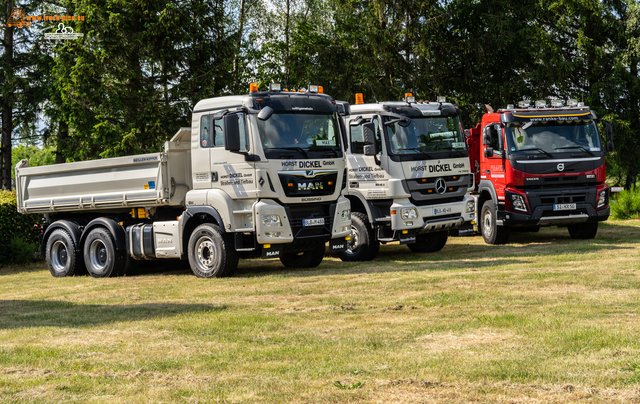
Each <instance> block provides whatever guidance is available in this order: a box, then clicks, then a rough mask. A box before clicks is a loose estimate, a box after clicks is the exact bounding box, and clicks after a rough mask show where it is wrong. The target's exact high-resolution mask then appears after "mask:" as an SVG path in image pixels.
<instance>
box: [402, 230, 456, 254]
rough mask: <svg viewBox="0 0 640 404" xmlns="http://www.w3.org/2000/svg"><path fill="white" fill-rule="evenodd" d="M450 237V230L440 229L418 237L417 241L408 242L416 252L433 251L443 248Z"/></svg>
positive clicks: (410, 247)
mask: <svg viewBox="0 0 640 404" xmlns="http://www.w3.org/2000/svg"><path fill="white" fill-rule="evenodd" d="M448 238H449V232H448V231H439V232H436V233H430V234H425V235H419V236H418V237H416V242H415V243H411V244H407V247H409V249H410V250H411V251H413V252H414V253H432V252H437V251H440V250H442V248H443V247H444V246H445V244H447V239H448Z"/></svg>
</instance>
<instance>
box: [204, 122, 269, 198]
mask: <svg viewBox="0 0 640 404" xmlns="http://www.w3.org/2000/svg"><path fill="white" fill-rule="evenodd" d="M237 116H238V126H239V130H240V151H241V152H248V151H249V149H250V142H249V133H248V130H247V124H246V116H245V114H243V113H238V114H237ZM215 118H216V117H215V116H214V115H205V116H203V117H202V118H201V121H200V122H201V123H200V136H201V141H200V143H201V145H202V147H206V148H208V149H209V155H210V171H211V185H212V187H213V188H219V189H222V190H223V191H224V192H226V193H227V194H228V195H229V196H231V197H232V198H233V199H241V198H255V196H256V194H255V190H256V187H255V179H254V167H253V165H252V164H251V163H249V162H247V161H245V155H244V154H243V153H234V152H230V151H228V150H225V148H224V117H220V118H219V119H215Z"/></svg>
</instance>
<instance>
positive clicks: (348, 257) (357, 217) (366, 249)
mask: <svg viewBox="0 0 640 404" xmlns="http://www.w3.org/2000/svg"><path fill="white" fill-rule="evenodd" d="M379 250H380V242H379V241H378V240H376V235H375V231H374V230H373V229H372V228H371V225H370V224H369V218H368V217H367V215H365V214H364V213H360V212H353V213H351V240H349V241H348V242H347V249H346V250H345V251H341V252H339V253H338V254H337V255H338V258H340V259H341V260H343V261H371V260H372V259H374V258H375V257H376V255H378V251H379Z"/></svg>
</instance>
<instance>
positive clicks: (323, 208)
mask: <svg viewBox="0 0 640 404" xmlns="http://www.w3.org/2000/svg"><path fill="white" fill-rule="evenodd" d="M285 210H286V211H287V216H288V217H289V223H290V224H291V231H293V236H294V238H308V237H313V238H317V237H325V236H326V237H328V238H331V229H332V228H333V216H334V214H335V210H336V205H335V204H333V203H323V204H293V205H288V206H286V207H285ZM320 218H323V219H324V225H318V226H303V221H304V219H320Z"/></svg>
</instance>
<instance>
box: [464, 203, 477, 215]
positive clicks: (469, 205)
mask: <svg viewBox="0 0 640 404" xmlns="http://www.w3.org/2000/svg"><path fill="white" fill-rule="evenodd" d="M475 210H476V203H475V201H473V200H471V201H467V206H465V208H464V212H465V213H471V212H474V211H475Z"/></svg>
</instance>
